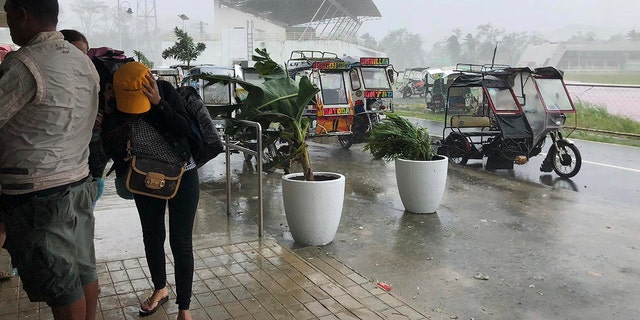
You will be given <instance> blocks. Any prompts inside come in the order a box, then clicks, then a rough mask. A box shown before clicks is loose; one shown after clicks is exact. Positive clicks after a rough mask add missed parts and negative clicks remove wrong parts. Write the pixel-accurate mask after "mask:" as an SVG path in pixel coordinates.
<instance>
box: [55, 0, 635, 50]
mask: <svg viewBox="0 0 640 320" xmlns="http://www.w3.org/2000/svg"><path fill="white" fill-rule="evenodd" d="M59 1H60V3H61V6H63V9H64V7H65V6H66V10H67V12H66V13H67V14H69V13H71V14H72V12H70V10H69V5H70V4H73V3H75V2H76V0H59ZM103 1H104V2H105V3H106V4H107V5H109V6H113V7H115V6H116V5H117V4H118V1H120V3H121V4H123V6H126V4H128V3H130V4H132V6H133V7H135V5H136V3H141V4H144V3H145V0H103ZM292 1H304V0H292ZM373 1H374V3H375V4H376V5H377V6H378V9H379V10H380V12H381V13H382V19H380V20H373V21H367V22H365V23H364V25H363V27H362V28H361V32H360V33H361V34H362V33H365V32H369V33H370V34H372V35H373V36H374V37H375V38H377V39H378V40H380V39H382V38H383V37H384V36H385V35H386V34H387V32H389V31H390V30H395V29H399V28H405V27H406V28H407V30H409V32H411V33H417V34H422V35H425V37H427V38H437V39H433V41H436V40H441V39H442V38H445V37H447V36H449V35H451V34H452V31H453V29H455V28H456V27H460V28H461V29H462V31H463V32H464V33H467V32H472V33H474V32H475V28H476V27H477V26H478V25H481V24H487V23H491V24H492V25H493V26H494V27H496V28H503V29H505V30H506V31H507V32H522V31H526V32H534V31H536V32H538V33H541V34H543V35H545V36H549V37H552V36H553V35H554V33H553V31H554V30H558V29H561V28H563V27H566V26H573V25H593V26H596V27H599V29H600V30H601V31H600V32H597V34H596V36H597V37H599V38H600V37H604V36H603V35H600V34H599V33H603V34H607V37H606V38H608V34H609V33H611V32H614V31H617V30H625V32H628V31H630V30H632V29H635V30H636V31H640V1H638V0H535V1H533V0H484V1H481V0H453V1H450V0H438V1H434V0H373ZM147 2H148V3H152V1H151V0H147ZM155 2H156V8H157V15H158V17H159V18H161V19H158V21H159V23H160V24H162V25H163V26H164V29H168V30H170V29H172V27H174V26H177V25H180V24H182V21H181V20H180V19H179V18H178V17H177V15H178V14H180V13H184V14H186V15H187V16H189V18H190V20H189V21H187V22H186V23H187V26H188V25H189V24H194V25H195V24H197V23H198V22H199V21H205V22H206V21H208V20H210V19H211V12H212V11H213V0H182V1H176V0H156V1H155ZM134 9H135V8H134ZM61 22H63V21H61ZM63 24H64V23H63ZM611 30H614V31H611ZM616 33H617V32H616ZM550 40H563V39H550ZM427 41H429V40H427Z"/></svg>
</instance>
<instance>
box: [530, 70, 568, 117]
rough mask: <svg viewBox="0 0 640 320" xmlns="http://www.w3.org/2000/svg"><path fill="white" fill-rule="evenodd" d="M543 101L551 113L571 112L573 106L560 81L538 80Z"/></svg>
mask: <svg viewBox="0 0 640 320" xmlns="http://www.w3.org/2000/svg"><path fill="white" fill-rule="evenodd" d="M536 83H537V84H538V88H539V89H540V94H541V95H542V100H543V101H544V104H545V106H546V107H547V110H549V111H571V110H573V106H572V105H571V100H569V95H568V94H567V91H566V90H565V88H564V84H563V83H562V80H560V79H539V78H538V79H536Z"/></svg>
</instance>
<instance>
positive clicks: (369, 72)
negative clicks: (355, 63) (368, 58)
mask: <svg viewBox="0 0 640 320" xmlns="http://www.w3.org/2000/svg"><path fill="white" fill-rule="evenodd" d="M362 78H364V79H363V80H364V88H365V89H382V90H391V84H390V83H389V79H388V78H387V72H386V70H385V69H384V68H362Z"/></svg>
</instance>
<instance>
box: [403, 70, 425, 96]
mask: <svg viewBox="0 0 640 320" xmlns="http://www.w3.org/2000/svg"><path fill="white" fill-rule="evenodd" d="M425 70H427V68H421V67H417V68H407V69H405V70H404V74H403V76H402V86H400V88H398V91H399V92H400V93H401V94H402V97H403V98H408V97H411V96H420V97H424V95H425V91H426V82H425V73H426V72H425Z"/></svg>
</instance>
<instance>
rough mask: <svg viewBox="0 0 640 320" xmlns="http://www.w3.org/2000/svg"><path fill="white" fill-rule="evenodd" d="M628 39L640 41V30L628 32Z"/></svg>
mask: <svg viewBox="0 0 640 320" xmlns="http://www.w3.org/2000/svg"><path fill="white" fill-rule="evenodd" d="M627 39H629V41H640V32H636V30H635V29H633V30H631V31H629V33H627Z"/></svg>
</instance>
